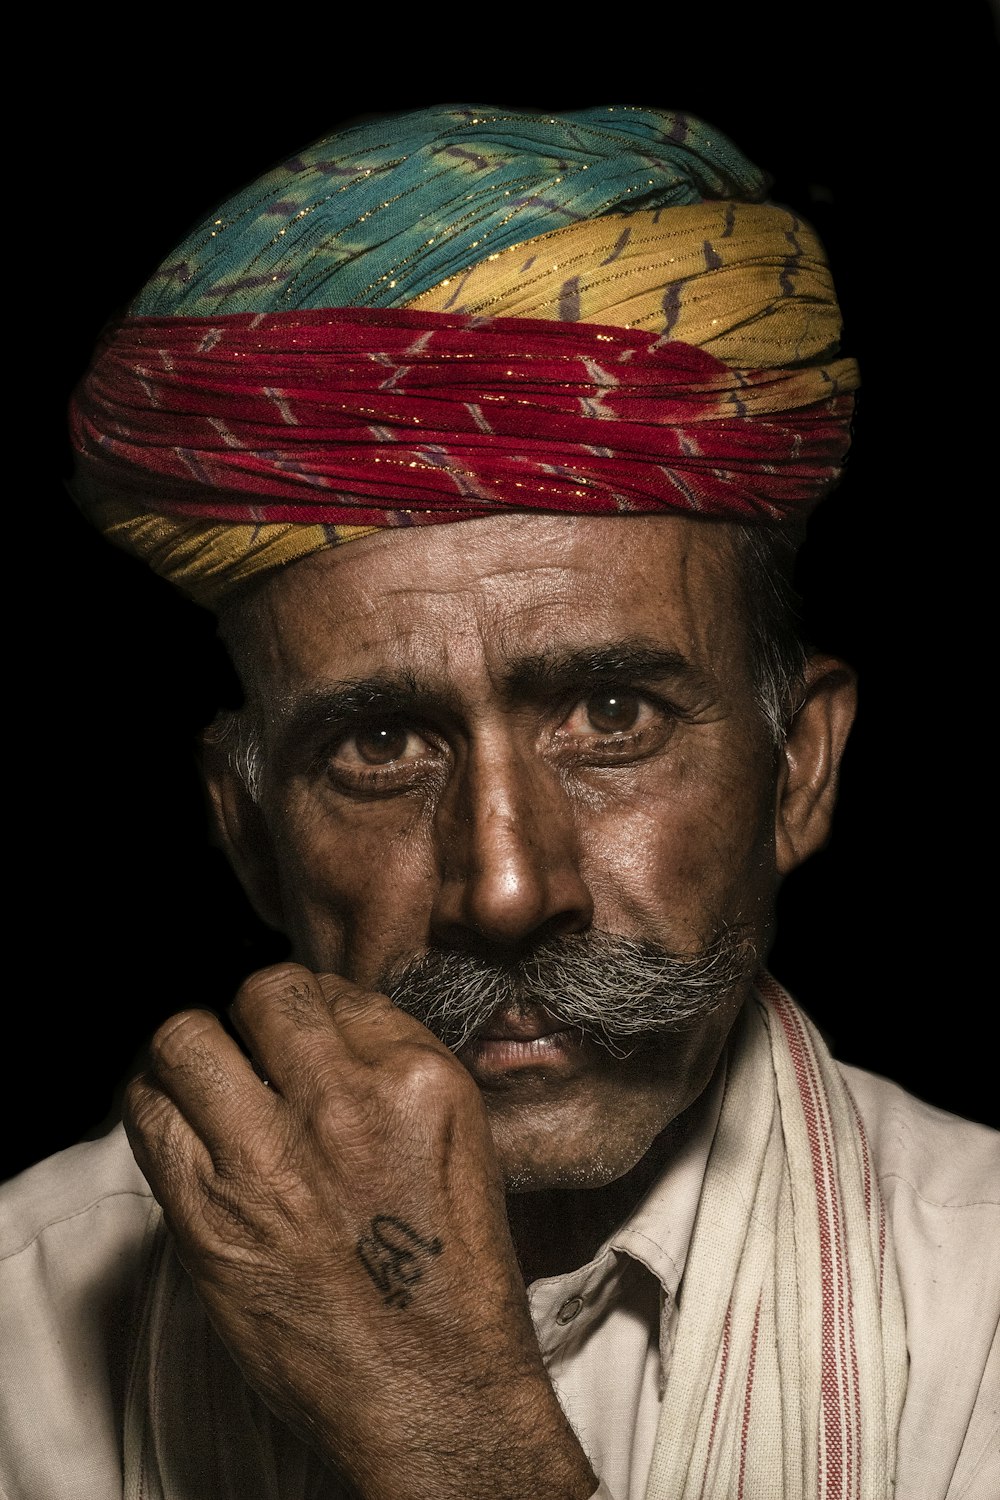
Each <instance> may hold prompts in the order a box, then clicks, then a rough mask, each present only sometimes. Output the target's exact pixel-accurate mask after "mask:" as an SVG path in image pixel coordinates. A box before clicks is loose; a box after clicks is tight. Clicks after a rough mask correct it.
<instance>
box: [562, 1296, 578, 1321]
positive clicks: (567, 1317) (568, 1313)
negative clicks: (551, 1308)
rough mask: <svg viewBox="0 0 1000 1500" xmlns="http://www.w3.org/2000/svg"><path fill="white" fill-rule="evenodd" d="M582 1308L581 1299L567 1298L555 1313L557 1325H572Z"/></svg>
mask: <svg viewBox="0 0 1000 1500" xmlns="http://www.w3.org/2000/svg"><path fill="white" fill-rule="evenodd" d="M582 1306H583V1298H582V1297H567V1299H566V1301H565V1302H564V1303H563V1305H562V1307H561V1308H560V1309H559V1311H558V1312H557V1313H556V1322H557V1323H572V1321H573V1319H574V1318H575V1317H576V1315H577V1313H578V1312H579V1311H580V1309H581V1307H582Z"/></svg>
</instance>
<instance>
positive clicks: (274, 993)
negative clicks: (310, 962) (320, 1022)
mask: <svg viewBox="0 0 1000 1500" xmlns="http://www.w3.org/2000/svg"><path fill="white" fill-rule="evenodd" d="M320 1008H321V991H320V990H319V987H318V985H317V982H316V976H315V974H313V973H312V971H311V970H310V969H307V968H306V967H305V965H304V964H293V963H284V964H272V965H271V966H270V968H267V969H259V970H258V971H257V973H256V974H251V975H250V977H249V978H248V979H245V980H244V981H243V983H242V984H241V985H240V988H239V990H238V991H237V993H236V998H235V1000H234V1001H233V1004H232V1006H231V1008H230V1009H231V1012H232V1014H233V1015H235V1016H243V1017H246V1018H249V1017H251V1016H252V1015H253V1014H254V1013H255V1012H258V1011H261V1010H270V1011H275V1010H277V1011H280V1012H281V1014H282V1015H284V1016H287V1017H288V1019H289V1020H290V1021H292V1022H293V1023H294V1024H296V1025H300V1026H307V1025H315V1023H316V1018H317V1013H318V1011H319V1010H320Z"/></svg>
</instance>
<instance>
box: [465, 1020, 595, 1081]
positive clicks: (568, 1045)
mask: <svg viewBox="0 0 1000 1500" xmlns="http://www.w3.org/2000/svg"><path fill="white" fill-rule="evenodd" d="M459 1058H460V1059H461V1061H462V1062H463V1063H464V1064H465V1066H466V1067H467V1068H468V1070H469V1072H470V1073H471V1074H472V1075H473V1077H474V1078H476V1079H478V1080H480V1082H482V1081H485V1080H486V1079H489V1078H499V1077H501V1076H502V1075H504V1074H510V1073H516V1072H519V1071H521V1070H522V1069H525V1068H529V1069H534V1070H535V1071H536V1072H548V1073H560V1074H565V1073H569V1072H575V1071H576V1069H577V1068H578V1067H579V1066H580V1063H581V1062H582V1060H583V1041H582V1038H581V1036H580V1033H579V1032H578V1031H570V1030H568V1031H552V1032H549V1033H548V1034H547V1035H546V1036H535V1037H476V1038H475V1039H474V1040H473V1041H471V1042H466V1044H465V1046H464V1047H463V1048H462V1049H461V1051H460V1052H459Z"/></svg>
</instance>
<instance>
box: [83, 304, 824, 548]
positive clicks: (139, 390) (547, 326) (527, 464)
mask: <svg viewBox="0 0 1000 1500" xmlns="http://www.w3.org/2000/svg"><path fill="white" fill-rule="evenodd" d="M799 374H800V372H796V371H783V370H731V369H730V368H729V367H728V366H727V365H725V364H723V363H722V361H720V360H718V359H715V358H714V357H713V356H712V355H710V354H707V353H706V352H705V351H704V350H702V349H696V348H693V347H692V346H690V345H688V344H684V343H681V342H678V341H670V340H665V339H663V338H661V337H659V336H658V335H655V334H651V333H646V332H643V331H641V330H637V329H617V328H602V327H598V326H596V325H593V324H586V323H576V324H566V323H557V322H549V321H547V320H545V319H537V318H481V317H457V316H456V317H453V316H451V315H446V314H443V313H418V312H408V311H407V310H405V309H395V310H383V309H375V310H373V309H364V308H335V309H322V310H317V311H312V312H309V311H306V312H295V313H266V314H261V313H256V314H230V315H226V316H221V317H219V318H215V319H203V318H135V319H125V320H124V321H122V322H121V323H119V324H118V325H116V326H115V327H114V328H112V329H111V330H110V332H109V333H108V335H107V336H106V338H105V340H104V343H103V345H102V348H101V350H100V352H99V354H98V356H97V357H96V359H95V361H94V364H93V366H92V367H91V370H90V373H89V374H88V376H87V378H86V379H85V381H84V382H83V384H82V385H81V387H80V389H79V390H78V392H77V394H76V396H75V398H74V402H73V406H72V409H71V422H72V430H73V437H74V443H75V446H76V449H77V453H78V460H79V469H78V473H79V475H80V478H81V480H82V482H83V488H84V490H85V491H86V493H87V494H102V493H103V494H106V495H114V496H117V497H120V498H123V499H127V500H132V501H134V502H135V503H136V504H137V505H138V507H139V508H140V509H142V510H155V511H161V512H165V513H168V514H176V515H179V516H189V517H205V518H215V519H218V520H224V521H233V522H241V521H254V522H258V523H259V522H262V521H263V522H268V521H271V522H306V523H331V524H337V523H339V524H348V525H383V526H399V525H420V524H428V523H431V522H442V521H452V520H462V519H467V518H470V517H473V516H477V515H487V514H490V513H491V512H493V511H495V510H498V509H518V510H523V509H541V510H554V511H571V512H574V513H591V512H593V513H616V512H629V511H636V512H651V511H659V510H663V509H669V510H681V511H683V512H686V513H688V514H695V515H704V516H708V517H715V518H720V517H721V518H730V519H740V520H755V519H765V520H778V519H782V518H783V517H785V516H787V515H789V514H794V513H802V512H803V511H804V510H805V509H806V508H808V507H809V506H810V505H811V504H812V503H813V502H815V500H817V499H818V498H819V496H820V495H821V494H822V493H823V492H824V491H825V490H826V489H828V488H829V487H830V485H831V484H832V483H834V482H835V480H836V478H837V477H838V475H839V471H840V465H841V463H842V460H843V457H844V454H845V452H846V449H847V445H848V423H849V420H850V413H851V410H852V406H853V400H852V397H851V396H850V395H846V394H838V393H836V392H835V391H834V392H833V393H832V394H831V395H830V397H829V398H828V399H826V400H823V401H820V402H816V403H813V404H811V405H807V406H802V407H794V406H793V407H792V409H790V410H785V409H783V408H782V400H783V391H782V387H783V386H787V387H789V389H790V388H791V384H792V383H793V382H795V381H797V380H798V379H799ZM763 387H772V388H773V390H769V391H766V392H765V393H764V394H765V397H766V399H765V404H766V405H767V406H768V407H769V408H770V407H771V406H773V407H774V408H775V409H774V410H770V409H769V410H768V411H767V412H766V413H764V412H761V411H753V412H747V411H746V410H745V405H746V404H747V403H746V401H745V400H743V399H741V392H742V393H743V396H744V398H746V397H747V394H748V391H750V390H751V389H752V392H753V395H754V397H755V398H756V396H758V395H759V394H760V393H761V388H763ZM790 399H792V400H793V399H794V398H790Z"/></svg>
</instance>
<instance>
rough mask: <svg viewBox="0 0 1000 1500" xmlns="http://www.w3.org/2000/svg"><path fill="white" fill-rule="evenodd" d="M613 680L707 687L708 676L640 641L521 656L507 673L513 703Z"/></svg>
mask: <svg viewBox="0 0 1000 1500" xmlns="http://www.w3.org/2000/svg"><path fill="white" fill-rule="evenodd" d="M612 680H615V681H624V682H631V683H635V684H640V683H643V682H648V683H654V682H656V683H663V682H674V683H676V684H678V685H681V684H683V685H686V686H688V687H690V688H695V689H704V688H705V687H707V685H708V678H707V676H706V674H705V673H704V672H703V671H702V670H701V668H699V667H698V666H696V665H695V663H694V662H692V661H691V660H690V658H688V657H686V656H684V655H683V654H682V653H681V652H680V651H674V650H670V649H669V648H666V647H663V646H654V645H652V644H650V643H646V642H644V641H641V640H639V641H616V642H613V643H611V644H609V645H605V646H592V647H589V646H584V647H581V648H578V649H576V650H573V651H551V652H550V651H543V652H538V653H533V654H532V655H530V656H521V657H517V658H516V659H515V660H513V661H512V662H511V663H510V664H509V666H508V669H507V671H506V673H505V676H504V689H505V692H506V695H507V696H508V697H509V698H510V699H512V700H515V701H516V700H531V701H537V700H539V699H545V698H547V697H556V696H559V695H560V694H563V693H567V692H572V691H574V690H577V689H583V688H586V687H587V685H588V684H590V683H604V682H609V681H612Z"/></svg>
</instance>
